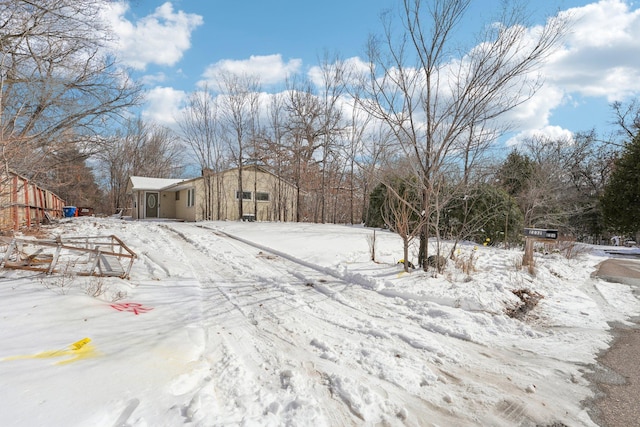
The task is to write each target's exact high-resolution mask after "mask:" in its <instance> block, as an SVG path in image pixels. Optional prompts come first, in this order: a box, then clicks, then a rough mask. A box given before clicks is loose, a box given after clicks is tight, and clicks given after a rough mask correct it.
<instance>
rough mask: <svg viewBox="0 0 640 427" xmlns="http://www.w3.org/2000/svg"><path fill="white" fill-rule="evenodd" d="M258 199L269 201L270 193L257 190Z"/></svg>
mask: <svg viewBox="0 0 640 427" xmlns="http://www.w3.org/2000/svg"><path fill="white" fill-rule="evenodd" d="M256 200H257V201H259V202H268V201H269V193H261V192H259V191H256Z"/></svg>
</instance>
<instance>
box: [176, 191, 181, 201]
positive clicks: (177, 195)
mask: <svg viewBox="0 0 640 427" xmlns="http://www.w3.org/2000/svg"><path fill="white" fill-rule="evenodd" d="M176 200H180V192H179V191H176Z"/></svg>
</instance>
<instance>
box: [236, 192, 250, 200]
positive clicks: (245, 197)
mask: <svg viewBox="0 0 640 427" xmlns="http://www.w3.org/2000/svg"><path fill="white" fill-rule="evenodd" d="M240 193H241V192H240V191H236V200H238V199H240ZM242 200H251V191H242Z"/></svg>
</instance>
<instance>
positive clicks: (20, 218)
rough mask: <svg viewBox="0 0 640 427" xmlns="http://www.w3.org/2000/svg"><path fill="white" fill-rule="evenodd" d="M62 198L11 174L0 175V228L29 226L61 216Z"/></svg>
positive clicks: (11, 228) (13, 228)
mask: <svg viewBox="0 0 640 427" xmlns="http://www.w3.org/2000/svg"><path fill="white" fill-rule="evenodd" d="M63 206H64V200H62V199H60V197H58V196H57V195H56V194H54V193H52V192H51V191H48V190H45V189H43V188H41V187H39V186H38V185H36V184H35V183H33V182H31V181H30V180H28V179H27V178H25V177H23V176H20V175H18V174H15V173H12V172H10V173H8V174H7V173H3V174H1V175H0V230H1V231H8V230H18V229H20V228H30V227H32V226H34V225H38V224H40V223H42V222H44V221H45V220H46V219H47V218H48V219H52V218H60V217H62V215H63V211H62V207H63Z"/></svg>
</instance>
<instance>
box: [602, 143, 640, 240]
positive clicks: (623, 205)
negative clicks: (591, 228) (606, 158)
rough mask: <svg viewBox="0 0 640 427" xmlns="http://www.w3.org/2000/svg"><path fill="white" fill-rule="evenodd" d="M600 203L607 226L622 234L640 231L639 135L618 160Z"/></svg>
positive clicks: (626, 147) (627, 145)
mask: <svg viewBox="0 0 640 427" xmlns="http://www.w3.org/2000/svg"><path fill="white" fill-rule="evenodd" d="M600 204H601V209H602V215H603V218H604V222H605V225H606V226H607V227H609V228H610V229H612V230H614V231H616V232H619V233H629V234H632V233H633V234H635V233H636V232H637V231H640V134H637V135H636V136H635V137H634V138H633V140H632V141H631V143H628V144H626V145H625V147H624V149H623V151H622V154H621V156H620V157H619V158H618V159H617V160H616V161H615V164H614V168H613V172H612V174H611V177H610V179H609V182H608V183H607V185H606V187H605V189H604V193H603V195H602V197H601V199H600Z"/></svg>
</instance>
